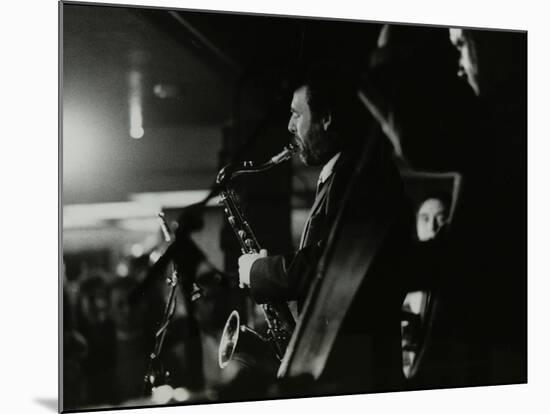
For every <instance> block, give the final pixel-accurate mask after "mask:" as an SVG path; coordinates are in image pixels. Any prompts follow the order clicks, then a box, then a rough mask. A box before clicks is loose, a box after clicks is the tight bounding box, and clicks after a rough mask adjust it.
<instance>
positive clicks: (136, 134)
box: [130, 125, 145, 139]
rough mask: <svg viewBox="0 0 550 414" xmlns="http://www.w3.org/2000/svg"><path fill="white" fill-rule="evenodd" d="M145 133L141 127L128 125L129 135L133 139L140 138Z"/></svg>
mask: <svg viewBox="0 0 550 414" xmlns="http://www.w3.org/2000/svg"><path fill="white" fill-rule="evenodd" d="M144 134H145V131H144V130H143V127H140V126H135V125H132V126H130V136H131V137H132V138H134V139H140V138H142V137H143V135H144Z"/></svg>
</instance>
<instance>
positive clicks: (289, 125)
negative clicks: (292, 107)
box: [287, 117, 296, 134]
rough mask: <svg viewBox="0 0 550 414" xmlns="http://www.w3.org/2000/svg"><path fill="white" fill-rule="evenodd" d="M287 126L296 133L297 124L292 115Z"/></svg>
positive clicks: (292, 132)
mask: <svg viewBox="0 0 550 414" xmlns="http://www.w3.org/2000/svg"><path fill="white" fill-rule="evenodd" d="M287 128H288V131H289V132H290V133H291V134H294V133H295V132H296V126H295V125H294V120H293V119H292V117H290V119H289V120H288V127H287Z"/></svg>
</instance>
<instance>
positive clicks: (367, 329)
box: [59, 1, 527, 412]
mask: <svg viewBox="0 0 550 414" xmlns="http://www.w3.org/2000/svg"><path fill="white" fill-rule="evenodd" d="M59 7H60V28H59V30H60V80H61V82H60V87H61V89H60V108H61V123H60V149H61V155H62V162H61V171H60V173H61V176H62V186H61V189H60V190H61V199H62V205H61V208H62V214H61V216H62V223H61V231H62V266H60V267H61V272H60V276H59V277H60V290H61V291H60V299H61V304H60V312H61V315H60V319H61V325H60V379H61V384H60V387H61V389H60V407H61V410H62V411H63V412H77V411H87V410H97V409H109V408H118V407H161V406H168V405H189V404H204V403H220V402H237V401H257V400H273V399H282V398H296V397H317V396H336V395H348V394H367V393H381V392H395V391H414V390H431V389H440V388H458V387H474V386H487V385H504V384H522V383H526V382H527V230H526V228H527V209H526V207H527V104H526V102H527V75H526V72H527V32H523V31H512V30H507V29H506V28H502V29H499V30H494V29H493V30H488V29H484V28H471V27H468V28H465V27H446V26H436V25H411V24H405V23H395V22H370V21H358V20H338V19H330V18H323V19H321V18H309V17H306V16H300V17H298V16H278V15H261V14H252V13H232V12H226V11H224V12H216V11H204V10H190V9H169V8H155V7H143V6H132V5H107V4H87V3H79V2H69V1H64V2H61V3H60V6H59ZM434 23H437V22H434Z"/></svg>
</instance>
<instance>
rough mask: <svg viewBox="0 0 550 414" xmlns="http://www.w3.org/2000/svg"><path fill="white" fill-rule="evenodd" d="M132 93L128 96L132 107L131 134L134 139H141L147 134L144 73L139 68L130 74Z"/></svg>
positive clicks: (129, 104) (130, 107)
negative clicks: (144, 112) (144, 118)
mask: <svg viewBox="0 0 550 414" xmlns="http://www.w3.org/2000/svg"><path fill="white" fill-rule="evenodd" d="M128 79H129V87H130V93H129V97H128V106H129V109H130V136H131V137H132V138H134V139H140V138H142V137H143V135H144V134H145V131H144V130H143V112H142V100H143V81H142V75H141V73H140V72H138V71H137V70H133V71H131V72H130V75H129V78H128Z"/></svg>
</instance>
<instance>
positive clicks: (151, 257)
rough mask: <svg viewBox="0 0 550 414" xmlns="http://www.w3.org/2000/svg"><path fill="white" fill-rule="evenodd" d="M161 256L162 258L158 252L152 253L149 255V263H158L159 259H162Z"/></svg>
mask: <svg viewBox="0 0 550 414" xmlns="http://www.w3.org/2000/svg"><path fill="white" fill-rule="evenodd" d="M160 256H162V255H161V254H160V252H157V251H156V250H155V251H154V252H152V253H151V254H150V255H149V261H151V262H152V263H156V262H157V260H158V259H160Z"/></svg>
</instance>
